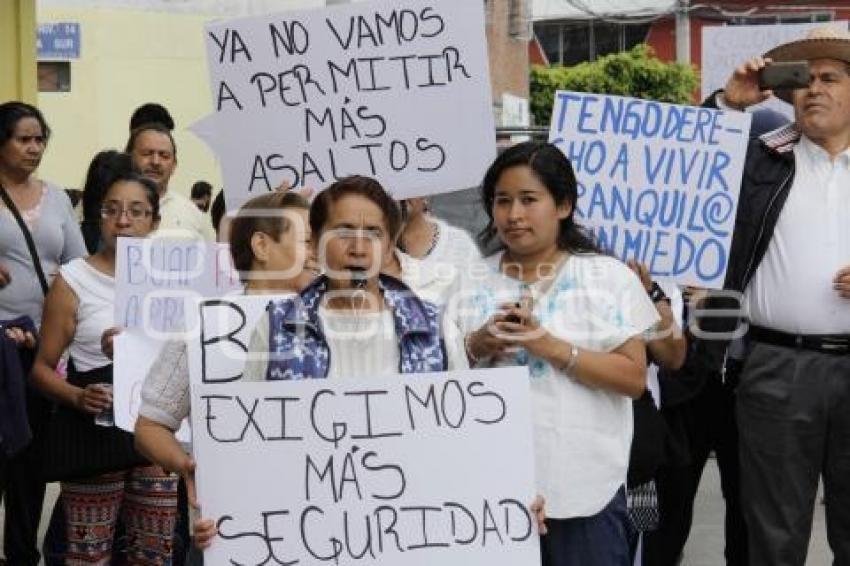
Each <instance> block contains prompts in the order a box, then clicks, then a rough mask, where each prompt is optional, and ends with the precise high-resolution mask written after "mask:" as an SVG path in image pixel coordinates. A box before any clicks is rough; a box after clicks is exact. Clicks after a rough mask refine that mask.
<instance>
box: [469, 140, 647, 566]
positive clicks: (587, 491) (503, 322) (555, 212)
mask: <svg viewBox="0 0 850 566" xmlns="http://www.w3.org/2000/svg"><path fill="white" fill-rule="evenodd" d="M482 192H483V202H484V205H485V207H486V211H487V213H488V215H489V217H490V223H489V225H488V226H487V228H486V229H485V232H484V233H483V234H482V239H484V240H485V243H486V242H487V241H489V240H490V239H492V238H496V237H498V239H499V240H500V241H501V243H502V244H503V246H504V249H503V251H501V252H499V253H497V254H495V255H494V256H492V257H490V258H488V260H487V261H488V262H489V264H490V266H491V267H492V273H491V274H490V276H489V277H488V279H487V280H485V281H477V282H475V283H476V285H475V291H474V292H473V293H472V294H471V296H470V297H467V299H466V301H465V302H464V304H465V306H467V307H468V308H467V312H468V313H469V316H470V324H469V325H468V326H467V328H469V329H474V330H472V331H471V332H469V333H468V334H467V336H466V341H465V344H466V350H467V355H468V356H469V359H470V361H471V362H472V363H474V364H475V365H476V366H478V367H495V366H500V365H518V364H519V365H527V366H528V368H529V377H530V379H531V390H532V403H533V406H532V410H533V416H534V423H533V424H534V442H535V453H536V473H537V488H538V492H539V493H541V494H542V495H543V497H545V498H546V514H547V517H548V518H547V521H546V526H547V529H548V534H546V535H545V536H543V537H542V539H541V552H542V558H543V565H544V566H562V565H563V566H566V565H570V566H593V565H596V564H598V565H600V566H601V565H604V566H619V565H623V566H626V565H628V564H629V563H630V561H629V547H628V538H627V534H628V528H629V525H628V516H627V511H626V499H625V491H624V484H625V481H626V470H627V466H628V461H629V448H630V444H631V435H632V408H631V407H632V405H631V403H632V399H633V398H637V397H639V396H640V395H641V394H642V393H643V391H644V389H645V387H646V356H645V345H644V342H643V339H642V338H641V334H642V333H643V332H644V331H645V330H646V329H648V328H649V327H651V326H652V325H654V324H655V323H656V321H657V319H658V315H657V314H656V312H655V309H654V308H653V305H652V303H651V302H650V300H649V299H648V297H647V295H646V292H645V291H644V289H643V287H642V286H641V284H640V282H639V281H638V279H637V277H636V276H635V275H634V274H633V273H632V272H631V271H630V270H629V268H628V267H627V266H625V265H624V264H622V263H621V262H619V261H617V260H616V259H613V258H611V257H608V256H605V255H602V254H601V253H599V252H598V251H597V249H596V247H595V246H594V244H593V242H592V240H591V239H590V238H589V237H588V236H586V235H585V233H584V232H583V231H582V229H581V228H580V227H579V226H578V225H577V224H576V222H575V215H576V212H577V211H576V202H577V183H576V179H575V175H574V173H573V170H572V167H571V165H570V163H569V161H568V160H567V159H566V157H565V156H564V155H563V154H562V153H561V152H560V150H558V148H556V147H555V146H553V145H551V144H541V143H534V142H528V143H523V144H519V145H517V146H514V147H512V148H510V149H508V150H506V151H505V152H504V153H503V154H502V155H500V156H499V157H498V158H497V159H496V161H495V162H494V163H493V164H492V165H491V167H490V169H489V170H488V171H487V174H486V176H485V178H484V182H483V186H482ZM479 313H480V314H479ZM487 316H489V318H488V319H487V320H486V321H482V320H481V318H483V317H487ZM476 318H477V320H475V319H476ZM482 322H483V324H482Z"/></svg>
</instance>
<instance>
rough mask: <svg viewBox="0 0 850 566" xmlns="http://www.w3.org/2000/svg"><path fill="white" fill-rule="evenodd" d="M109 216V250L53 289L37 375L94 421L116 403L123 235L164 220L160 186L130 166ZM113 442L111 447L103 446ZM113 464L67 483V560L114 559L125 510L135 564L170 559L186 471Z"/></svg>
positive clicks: (108, 195)
mask: <svg viewBox="0 0 850 566" xmlns="http://www.w3.org/2000/svg"><path fill="white" fill-rule="evenodd" d="M100 214H101V234H102V237H103V243H104V246H103V248H102V249H101V250H100V251H99V252H97V253H96V254H94V255H92V256H90V257H88V258H86V259H83V258H80V259H75V260H72V261H70V262H69V263H67V264H65V265H63V266H62V267H61V268H60V270H59V274H58V275H57V276H56V278H55V279H54V281H53V284H52V285H51V287H50V292H49V293H48V295H47V301H46V303H45V307H44V314H43V318H42V325H41V328H42V334H41V343H40V345H39V349H38V354H37V357H36V360H35V365H34V366H33V370H32V375H31V379H32V381H33V383H34V384H35V386H36V387H37V388H38V389H39V390H40V391H41V392H42V393H43V394H44V395H46V396H47V397H49V398H51V399H52V400H54V401H56V402H58V403H60V405H61V408H60V410H74V411H76V412H77V413H75V414H77V415H78V416H79V417H80V421H79V422H80V423H81V426H87V425H90V423H91V421H89V420H88V419H91V420H92V421H94V422H97V421H96V420H94V419H96V417H97V415H99V414H100V413H102V412H103V411H106V410H109V409H110V407H111V404H112V394H111V387H110V386H111V382H112V362H111V360H110V359H109V358H107V357H106V356H105V355H104V353H103V352H102V347H101V340H102V336H103V334H104V332H105V331H106V330H107V329H108V328H110V327H112V326H113V325H114V320H113V308H112V307H113V304H114V301H115V250H116V245H117V239H118V237H119V236H132V237H144V236H147V235H148V234H149V233H150V232H151V231H152V230H154V229H155V228H156V226H157V224H158V222H159V197H158V196H157V191H156V186H155V185H154V184H153V182H151V181H150V180H149V179H146V178H144V177H142V176H141V175H139V174H136V173H133V172H130V171H129V169H128V170H127V171H125V172H121V173H118V174H117V176H116V177H115V178H114V179H113V180H112V182H111V183H110V185H109V188H108V189H107V190H106V191H105V193H104V195H103V201H102V203H101V207H100ZM66 349H68V351H69V352H70V361H69V370H68V379H67V381H65V380H62V379H58V378H57V377H56V366H57V364H58V362H59V358H60V357H61V355H62V353H63V352H64V351H65V350H66ZM74 422H77V421H74ZM104 424H105V425H106V426H114V425H109V424H108V423H104ZM74 430H76V429H74ZM118 434H121V433H118ZM128 436H129V435H128ZM113 441H114V442H132V439H124V440H121V439H117V438H116V435H114V434H113V435H110V436H109V439H108V440H107V439H106V438H104V442H113ZM68 449H69V450H73V449H74V447H73V446H69V447H68ZM109 449H110V448H109V447H108V446H103V450H109ZM104 472H105V473H102V474H100V475H96V476H94V477H88V478H80V479H75V480H73V481H65V482H62V485H61V502H62V505H63V506H64V511H65V517H66V529H65V531H66V536H67V541H68V551H67V555H66V563H75V564H76V563H80V564H88V563H92V564H108V563H110V561H111V560H112V540H113V535H114V531H115V525H116V522H117V520H118V517H119V514H123V516H124V519H125V520H124V524H125V527H126V532H127V537H128V545H127V552H128V560H129V561H130V562H131V563H141V562H145V561H147V563H156V564H168V563H170V560H171V538H172V534H173V532H174V522H175V520H176V516H177V507H176V503H177V477H176V476H174V475H172V474H169V473H167V472H165V471H164V470H163V469H162V468H160V467H158V466H151V465H141V466H138V467H135V468H132V469H129V470H104Z"/></svg>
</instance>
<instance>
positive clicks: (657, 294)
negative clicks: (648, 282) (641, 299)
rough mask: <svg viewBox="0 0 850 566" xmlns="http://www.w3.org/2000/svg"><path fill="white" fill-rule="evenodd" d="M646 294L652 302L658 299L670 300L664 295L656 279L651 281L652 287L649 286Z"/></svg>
mask: <svg viewBox="0 0 850 566" xmlns="http://www.w3.org/2000/svg"><path fill="white" fill-rule="evenodd" d="M647 294H648V295H649V299H650V300H651V301H652V302H653V303H657V302H658V301H667V302H668V303H669V302H670V298H669V297H668V296H667V295H666V293H664V289H662V288H661V285H659V284H658V283H657V282H656V281H653V282H652V287H650V288H649V291H647Z"/></svg>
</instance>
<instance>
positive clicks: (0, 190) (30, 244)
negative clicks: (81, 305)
mask: <svg viewBox="0 0 850 566" xmlns="http://www.w3.org/2000/svg"><path fill="white" fill-rule="evenodd" d="M0 198H2V199H3V203H4V204H5V205H6V208H8V209H9V211H10V212H11V213H12V216H14V217H15V220H17V222H18V226H19V227H20V228H21V232H23V233H24V239H25V240H26V241H27V248H28V249H29V251H30V256H32V262H33V267H34V268H35V273H36V275H38V281H39V282H40V283H41V291H42V292H43V293H44V294H45V295H47V277H45V276H44V270H43V269H42V268H41V260H40V259H39V258H38V251H37V250H36V249H35V242H34V241H33V239H32V234H31V233H30V229H29V228H27V224H26V222H24V219H23V217H21V213H20V212H19V211H18V207H17V206H15V203H14V202H12V197H10V196H9V193H7V192H6V188H5V187H4V186H3V185H2V184H0Z"/></svg>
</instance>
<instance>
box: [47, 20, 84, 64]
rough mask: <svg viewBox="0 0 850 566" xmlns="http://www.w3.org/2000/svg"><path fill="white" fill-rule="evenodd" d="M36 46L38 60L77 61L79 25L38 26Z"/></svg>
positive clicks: (58, 23) (65, 23) (60, 23)
mask: <svg viewBox="0 0 850 566" xmlns="http://www.w3.org/2000/svg"><path fill="white" fill-rule="evenodd" d="M37 46H38V58H39V59H79V58H80V24H79V23H77V22H56V23H51V24H38V40H37Z"/></svg>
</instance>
